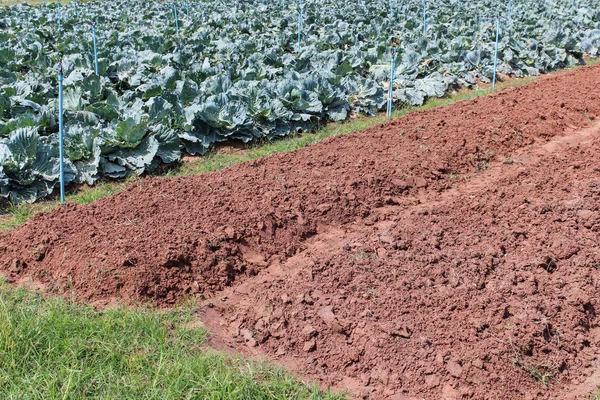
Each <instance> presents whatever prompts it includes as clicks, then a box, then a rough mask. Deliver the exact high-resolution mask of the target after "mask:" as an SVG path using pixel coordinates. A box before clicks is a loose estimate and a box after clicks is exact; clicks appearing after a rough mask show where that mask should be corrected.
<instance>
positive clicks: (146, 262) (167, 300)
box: [0, 66, 600, 399]
mask: <svg viewBox="0 0 600 400" xmlns="http://www.w3.org/2000/svg"><path fill="white" fill-rule="evenodd" d="M599 115H600V67H598V66H596V67H589V68H583V69H580V70H577V71H570V72H565V73H561V74H556V75H554V76H551V77H547V78H544V79H542V80H540V81H539V82H536V83H534V84H531V85H528V86H525V87H521V88H512V89H508V90H505V91H502V92H500V93H496V94H494V95H491V96H488V97H486V98H482V99H479V100H474V101H469V102H461V103H457V104H454V105H451V106H449V107H445V108H443V109H438V110H431V111H427V112H421V113H414V114H410V115H408V116H407V117H405V118H402V119H398V120H395V121H392V122H390V123H388V124H385V125H382V126H379V127H377V128H373V129H370V130H366V131H364V132H361V133H356V134H351V135H347V136H344V137H337V138H333V139H329V140H326V141H324V142H322V143H319V144H317V145H313V146H310V147H308V148H305V149H302V150H299V151H296V152H293V153H289V154H282V155H276V156H271V157H268V158H265V159H262V160H260V161H257V162H253V163H246V164H241V165H239V166H236V167H233V168H230V169H227V170H224V171H221V172H217V173H212V174H206V175H198V176H193V177H186V178H174V179H157V178H148V179H145V180H143V181H142V183H141V184H139V185H135V186H132V187H131V188H130V189H129V190H128V191H126V192H124V193H122V194H119V195H117V196H114V197H111V198H107V199H104V200H101V201H98V202H96V203H94V204H91V205H87V206H75V205H68V206H66V207H64V208H63V209H61V210H57V211H55V212H52V213H48V214H43V215H39V216H36V217H34V218H33V219H32V220H31V221H30V222H28V223H27V224H26V225H24V226H22V227H21V228H19V229H17V230H15V231H13V232H11V233H10V234H7V235H4V236H0V270H2V271H3V272H4V273H5V274H6V275H7V277H8V279H10V280H11V281H14V282H33V283H34V284H36V285H39V286H40V287H42V288H43V289H44V290H45V291H47V292H50V293H57V294H61V293H65V292H69V293H74V294H75V296H76V297H77V298H78V299H81V300H84V301H92V302H94V303H95V304H100V305H101V304H107V303H110V302H113V301H116V300H117V301H118V300H120V301H126V302H132V303H133V302H140V301H141V302H151V303H155V304H158V305H161V306H168V305H170V304H173V303H174V302H176V301H179V300H181V299H183V298H185V297H189V296H199V298H200V300H199V304H200V305H202V307H203V310H204V311H205V313H204V318H203V319H204V323H206V324H208V325H209V326H210V327H211V328H212V329H213V331H214V332H215V333H216V334H217V335H219V337H218V339H219V340H220V341H221V342H222V343H223V344H226V345H231V346H233V347H237V348H240V349H244V351H246V352H250V353H252V354H267V355H268V356H269V357H272V358H274V359H280V360H282V361H283V362H284V363H286V364H288V365H290V366H292V367H293V368H295V369H296V370H297V371H299V372H300V373H302V374H305V375H306V376H309V377H311V378H317V379H320V380H321V381H322V382H323V383H324V384H333V385H335V386H336V387H340V388H343V387H350V388H351V389H352V390H353V393H354V394H355V395H357V396H359V395H364V396H370V397H371V398H374V399H380V398H390V399H392V398H397V399H400V398H412V397H415V398H423V397H425V398H447V399H450V398H476V399H487V398H500V399H502V398H511V399H521V398H523V399H525V398H582V397H585V391H586V390H588V391H591V390H592V388H593V387H592V386H590V385H589V384H590V381H586V379H587V377H588V376H589V375H590V374H591V373H592V372H594V371H595V370H597V369H598V366H597V365H596V363H597V361H596V358H597V354H598V348H599V346H600V328H598V319H597V316H596V312H597V311H596V309H597V308H598V307H599V306H600V303H599V299H600V294H599V292H598V288H599V285H600V281H599V278H600V249H599V239H600V234H599V230H600V161H599V160H598V153H599V151H600V138H599V137H598V135H599V129H600V128H599V125H598V123H597V116H599ZM202 299H204V300H202Z"/></svg>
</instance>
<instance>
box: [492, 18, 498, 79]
mask: <svg viewBox="0 0 600 400" xmlns="http://www.w3.org/2000/svg"><path fill="white" fill-rule="evenodd" d="M499 33H500V18H497V19H496V48H495V50H494V78H493V80H492V90H494V89H496V73H497V71H498V37H499Z"/></svg>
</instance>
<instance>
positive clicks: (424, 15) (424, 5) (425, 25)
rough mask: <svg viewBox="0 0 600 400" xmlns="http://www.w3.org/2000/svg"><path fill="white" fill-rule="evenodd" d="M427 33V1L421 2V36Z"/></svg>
mask: <svg viewBox="0 0 600 400" xmlns="http://www.w3.org/2000/svg"><path fill="white" fill-rule="evenodd" d="M426 32H427V0H423V36H425V34H426Z"/></svg>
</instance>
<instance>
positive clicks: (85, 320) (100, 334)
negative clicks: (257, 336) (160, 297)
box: [0, 282, 344, 400]
mask: <svg viewBox="0 0 600 400" xmlns="http://www.w3.org/2000/svg"><path fill="white" fill-rule="evenodd" d="M193 319H194V309H193V308H192V307H190V306H187V307H183V308H179V309H172V310H169V311H165V312H160V311H156V310H152V309H138V310H131V309H127V308H115V309H107V310H104V311H95V310H94V309H92V308H91V307H88V306H83V305H79V304H74V303H71V302H69V301H65V300H63V299H53V298H44V297H42V296H40V295H37V294H34V293H32V292H30V291H28V290H25V289H23V288H14V287H11V286H9V285H7V284H5V283H2V282H0V398H2V399H84V398H89V399H161V400H163V399H240V400H242V399H243V400H245V399H332V400H333V399H341V398H343V397H344V396H343V395H342V394H337V395H334V394H330V393H323V392H320V391H319V390H318V389H317V388H316V387H314V386H309V385H306V384H304V383H302V382H300V381H299V380H297V379H295V378H292V377H291V376H290V375H289V374H287V373H286V372H284V371H283V370H281V369H279V368H275V367H273V366H272V365H269V364H265V363H259V362H253V361H248V360H243V359H240V358H238V357H234V356H230V355H225V354H222V353H219V352H217V351H214V350H211V349H207V348H205V347H204V346H205V345H206V337H207V336H206V331H204V330H202V329H199V328H190V324H189V323H190V321H192V320H193Z"/></svg>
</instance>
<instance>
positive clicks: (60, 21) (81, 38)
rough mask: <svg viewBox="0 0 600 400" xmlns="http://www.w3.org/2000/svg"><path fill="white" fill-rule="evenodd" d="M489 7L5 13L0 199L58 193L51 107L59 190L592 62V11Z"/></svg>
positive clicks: (573, 6)
mask: <svg viewBox="0 0 600 400" xmlns="http://www.w3.org/2000/svg"><path fill="white" fill-rule="evenodd" d="M484 5H485V6H484V7H482V4H480V3H479V2H473V1H467V2H465V1H463V2H461V1H460V0H457V1H456V2H450V1H449V2H427V1H416V0H411V1H405V2H396V1H390V2H363V1H357V2H356V3H354V2H350V3H347V2H341V3H340V2H330V1H310V2H299V3H294V2H284V1H268V2H267V1H262V0H260V1H258V0H255V1H244V2H235V4H227V3H226V2H222V1H216V0H211V1H203V2H189V1H187V0H186V1H181V2H179V3H176V4H175V3H171V2H159V1H152V2H139V1H134V0H127V1H102V2H85V3H79V2H71V3H69V4H63V5H60V3H56V2H48V3H45V4H42V5H40V6H37V7H32V6H28V5H18V6H11V7H2V8H0V29H2V31H1V35H2V36H1V39H2V40H1V41H0V69H1V70H0V121H1V122H2V123H1V124H0V195H1V196H3V197H5V198H7V199H9V200H10V201H11V202H13V203H23V202H34V201H35V200H37V199H39V198H44V197H47V196H52V195H56V192H57V191H58V186H59V176H60V175H59V164H60V163H59V159H60V157H59V154H60V150H59V137H60V134H59V132H60V126H61V123H60V121H59V118H58V111H59V108H60V106H59V103H61V100H59V98H62V99H63V100H62V104H63V106H64V112H63V114H62V115H63V117H64V146H65V148H64V153H65V161H64V169H65V171H64V180H65V184H66V185H67V186H69V185H82V184H85V185H93V184H95V183H96V182H97V181H98V180H99V179H119V178H124V177H126V176H131V175H141V174H144V173H148V172H153V171H155V170H156V169H157V168H159V167H160V166H161V165H163V164H176V163H178V162H179V161H180V160H181V157H182V155H184V154H191V155H196V154H199V155H202V154H206V153H207V152H209V151H210V149H212V148H213V147H214V146H215V145H216V144H219V143H223V142H232V141H238V142H243V143H246V144H248V143H252V142H256V141H259V142H260V141H271V140H273V139H276V138H280V137H284V136H287V135H290V134H294V133H298V132H301V133H306V132H309V131H314V130H316V129H318V128H319V127H321V126H323V124H325V123H326V122H332V121H333V122H339V121H346V120H348V119H353V118H355V117H356V116H358V115H375V114H376V113H377V112H381V111H384V110H385V109H386V106H387V105H388V104H391V106H393V107H394V108H402V107H406V106H418V105H421V104H423V103H424V102H425V101H426V100H427V99H428V98H435V97H443V96H445V95H447V94H449V93H452V92H453V91H455V90H457V89H460V88H471V87H480V86H481V85H489V84H491V83H492V81H493V80H494V71H495V68H496V67H497V72H498V75H497V76H498V77H500V78H505V77H523V76H537V75H539V74H540V73H545V72H548V71H553V70H557V69H562V68H566V67H571V66H574V65H579V64H583V63H584V57H585V56H586V55H587V56H588V57H596V56H597V54H598V47H599V45H600V26H599V23H600V22H599V20H600V10H599V8H598V4H597V2H595V1H593V0H578V1H576V2H575V1H572V2H568V1H564V2H556V3H550V2H524V1H515V2H513V1H510V2H508V3H502V2H491V1H486V2H485V4H484ZM496 41H497V42H498V43H497V45H496ZM496 48H497V55H498V57H497V62H495V54H496ZM95 55H97V58H95ZM391 64H393V66H394V68H393V75H394V77H393V80H392V82H391V84H390V79H391V76H390V74H391V71H392V67H391ZM61 73H62V75H60V74H61ZM59 75H60V76H61V77H62V78H63V80H62V83H63V88H64V92H63V94H64V95H63V96H62V97H61V96H60V95H59V91H60V90H59V80H60V79H59ZM390 96H391V98H390Z"/></svg>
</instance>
